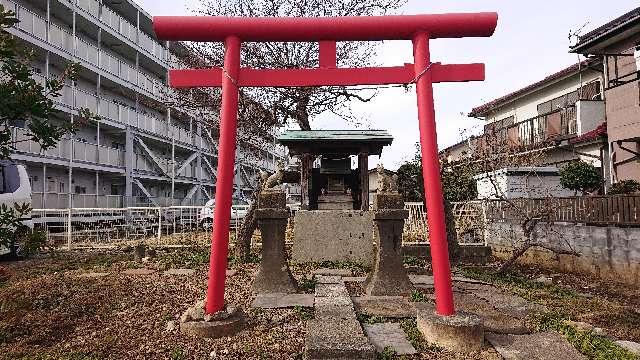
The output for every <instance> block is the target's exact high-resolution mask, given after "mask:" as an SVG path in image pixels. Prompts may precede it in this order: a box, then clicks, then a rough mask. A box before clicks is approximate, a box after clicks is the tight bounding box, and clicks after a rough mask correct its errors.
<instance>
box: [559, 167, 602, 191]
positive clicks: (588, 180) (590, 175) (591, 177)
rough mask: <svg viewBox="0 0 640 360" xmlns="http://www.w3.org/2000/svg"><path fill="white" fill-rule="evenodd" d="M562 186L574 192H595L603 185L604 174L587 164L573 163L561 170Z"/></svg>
mask: <svg viewBox="0 0 640 360" xmlns="http://www.w3.org/2000/svg"><path fill="white" fill-rule="evenodd" d="M560 184H561V185H562V186H564V187H565V188H567V189H569V190H573V191H581V192H588V191H593V190H596V189H597V188H598V187H599V186H600V185H601V184H602V174H601V173H600V170H599V169H598V168H597V167H595V166H593V165H591V164H589V163H587V162H584V161H572V162H570V163H568V164H567V165H565V166H564V167H563V168H562V169H560Z"/></svg>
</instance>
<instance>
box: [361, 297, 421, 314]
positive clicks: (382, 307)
mask: <svg viewBox="0 0 640 360" xmlns="http://www.w3.org/2000/svg"><path fill="white" fill-rule="evenodd" d="M351 300H352V301H353V305H354V307H355V310H356V313H358V314H364V315H375V316H382V317H385V318H409V317H414V316H416V308H415V307H414V306H413V304H412V303H410V302H409V301H408V300H407V298H405V297H402V296H362V297H354V298H352V299H351Z"/></svg>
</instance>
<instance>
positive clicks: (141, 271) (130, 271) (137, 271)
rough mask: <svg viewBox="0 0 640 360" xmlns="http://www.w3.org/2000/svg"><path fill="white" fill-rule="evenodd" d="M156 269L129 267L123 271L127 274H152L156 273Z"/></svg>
mask: <svg viewBox="0 0 640 360" xmlns="http://www.w3.org/2000/svg"><path fill="white" fill-rule="evenodd" d="M155 272H156V271H155V270H151V269H144V268H143V269H128V270H125V271H123V272H122V273H123V274H125V275H143V276H144V275H151V274H153V273H155Z"/></svg>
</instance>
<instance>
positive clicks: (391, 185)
mask: <svg viewBox="0 0 640 360" xmlns="http://www.w3.org/2000/svg"><path fill="white" fill-rule="evenodd" d="M376 171H377V173H378V190H377V192H379V193H383V192H392V193H396V192H398V175H396V174H394V175H393V176H389V175H387V173H386V171H385V170H384V165H383V164H382V163H379V164H378V167H377V168H376Z"/></svg>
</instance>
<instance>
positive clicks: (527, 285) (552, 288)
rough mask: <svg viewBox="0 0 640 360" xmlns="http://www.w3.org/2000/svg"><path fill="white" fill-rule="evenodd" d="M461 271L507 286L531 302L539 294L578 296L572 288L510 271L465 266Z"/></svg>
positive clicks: (481, 279) (558, 296)
mask: <svg viewBox="0 0 640 360" xmlns="http://www.w3.org/2000/svg"><path fill="white" fill-rule="evenodd" d="M462 272H463V274H464V276H466V277H469V278H471V279H476V280H480V281H485V282H488V283H493V284H500V285H505V286H508V287H509V288H510V290H512V291H513V292H515V293H516V294H517V295H519V296H521V297H523V298H524V299H526V300H529V301H533V302H538V301H537V300H539V299H540V297H541V295H547V296H550V297H552V298H556V299H573V298H577V297H578V294H577V293H576V292H575V291H574V290H572V289H569V288H566V287H563V286H560V285H556V284H545V283H539V282H536V281H533V280H532V279H529V278H528V277H526V276H523V275H520V274H516V273H512V272H510V273H505V274H498V273H494V272H489V271H486V270H483V269H479V268H465V269H463V270H462ZM541 293H543V294H541ZM545 297H546V296H545Z"/></svg>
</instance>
